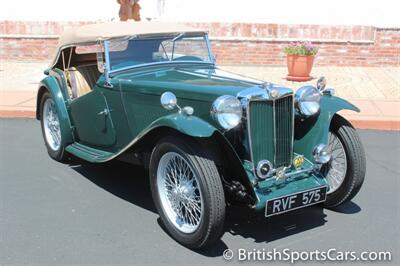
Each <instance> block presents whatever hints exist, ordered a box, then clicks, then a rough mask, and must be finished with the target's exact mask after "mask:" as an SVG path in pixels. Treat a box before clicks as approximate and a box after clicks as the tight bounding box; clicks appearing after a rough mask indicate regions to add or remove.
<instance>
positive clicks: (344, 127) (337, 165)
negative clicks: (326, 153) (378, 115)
mask: <svg viewBox="0 0 400 266" xmlns="http://www.w3.org/2000/svg"><path fill="white" fill-rule="evenodd" d="M329 149H330V150H331V152H332V159H331V161H330V162H329V163H328V164H326V165H324V166H323V167H322V169H321V170H322V173H323V174H324V176H325V177H326V179H327V181H328V185H329V191H328V193H327V200H326V202H325V207H328V208H333V207H336V206H338V205H341V204H343V203H346V202H348V201H350V200H351V199H352V198H353V197H354V196H355V195H356V194H357V193H358V191H359V190H360V188H361V186H362V184H363V182H364V177H365V169H366V163H365V153H364V148H363V146H362V143H361V140H360V137H359V136H358V134H357V132H356V130H355V129H354V128H353V126H352V125H351V124H350V123H349V122H348V121H347V120H346V119H344V118H343V117H341V116H339V115H335V117H334V118H333V120H332V124H331V127H330V131H329Z"/></svg>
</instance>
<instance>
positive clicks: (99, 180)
mask: <svg viewBox="0 0 400 266" xmlns="http://www.w3.org/2000/svg"><path fill="white" fill-rule="evenodd" d="M360 134H361V138H362V140H363V142H364V145H365V147H366V153H367V163H368V169H367V177H366V182H365V184H364V186H363V189H362V190H361V192H360V194H359V195H358V196H357V197H356V198H355V199H354V201H352V202H350V203H348V204H347V205H345V206H343V207H342V208H340V209H338V210H336V211H331V210H323V209H321V208H319V207H310V208H307V209H303V210H299V211H294V212H291V213H288V214H285V215H282V216H277V217H273V218H270V219H264V218H263V217H262V214H257V213H253V212H251V211H248V210H246V209H244V208H229V209H228V215H227V221H226V233H225V234H224V236H223V238H222V240H221V241H220V242H218V243H217V244H216V245H215V246H214V247H213V248H210V249H208V250H204V251H201V252H195V251H191V250H189V249H186V248H184V247H182V246H180V245H179V244H177V243H176V242H174V241H173V240H172V239H171V238H170V237H169V236H168V235H167V234H166V233H165V231H164V230H163V229H162V226H161V225H160V221H159V218H158V215H157V213H156V212H155V208H154V206H153V203H152V199H151V196H150V191H149V186H148V181H147V173H145V172H144V170H143V169H142V168H140V167H134V166H130V165H126V164H123V163H110V164H106V165H92V164H82V163H81V162H80V161H77V160H74V161H71V163H70V164H60V163H57V162H55V161H53V160H51V159H50V158H49V157H48V156H47V154H46V151H45V147H44V145H43V141H42V137H41V132H40V127H39V123H38V122H36V121H35V120H23V119H20V120H15V119H14V120H13V119H3V120H0V265H7V264H25V263H29V264H45V265H58V264H64V265H65V264H80V265H82V264H103V265H105V264H130V265H131V264H139V265H153V264H157V265H160V264H161V265H167V264H171V265H205V264H209V265H222V264H225V265H234V264H238V260H237V257H236V256H237V250H238V249H239V248H244V249H246V250H247V251H252V250H253V249H257V250H262V249H265V250H272V249H273V248H276V249H278V250H283V249H285V248H289V249H291V250H292V251H308V250H315V249H318V250H320V251H327V250H329V249H330V248H336V249H337V250H340V251H356V252H361V251H391V252H392V262H391V263H393V264H395V263H396V264H397V265H398V263H399V261H400V258H399V255H400V254H399V250H400V244H399V239H400V233H399V232H400V223H399V222H400V212H399V206H400V196H399V189H400V183H399V182H400V181H399V178H400V172H399V168H400V165H399V154H400V135H399V133H398V132H379V131H361V132H360ZM226 248H230V249H232V250H233V252H234V253H235V257H234V258H233V259H232V261H229V262H227V261H225V260H224V259H223V256H222V253H223V251H224V250H225V249H226ZM266 263H268V262H263V264H266ZM240 264H241V265H243V264H245V265H246V264H250V263H240ZM388 264H390V263H385V265H388ZM308 265H309V264H308ZM343 265H347V263H343ZM352 265H356V264H352Z"/></svg>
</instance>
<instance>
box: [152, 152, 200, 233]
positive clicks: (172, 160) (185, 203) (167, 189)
mask: <svg viewBox="0 0 400 266" xmlns="http://www.w3.org/2000/svg"><path fill="white" fill-rule="evenodd" d="M157 187H158V194H159V197H160V200H161V204H162V208H163V209H164V211H165V213H166V215H167V217H168V219H169V220H170V222H171V223H172V224H173V225H174V226H175V227H176V228H177V229H178V230H179V231H181V232H182V233H186V234H190V233H193V232H194V231H196V229H197V228H198V226H199V224H200V221H201V218H202V215H203V212H204V203H203V198H202V195H201V191H200V186H199V182H198V177H197V176H196V174H195V172H194V171H193V169H192V167H191V165H190V164H189V163H188V161H187V160H186V159H185V158H183V157H182V156H181V155H180V154H178V153H176V152H167V153H165V154H164V155H163V156H162V157H161V159H160V162H159V164H158V169H157Z"/></svg>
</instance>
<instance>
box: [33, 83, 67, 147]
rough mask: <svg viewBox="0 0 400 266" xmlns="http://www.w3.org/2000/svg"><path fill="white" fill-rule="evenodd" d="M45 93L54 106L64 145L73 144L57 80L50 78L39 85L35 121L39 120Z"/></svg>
mask: <svg viewBox="0 0 400 266" xmlns="http://www.w3.org/2000/svg"><path fill="white" fill-rule="evenodd" d="M46 92H48V93H50V95H51V96H52V98H53V100H54V102H55V104H56V108H57V113H58V116H59V121H60V127H61V137H62V139H63V141H64V142H65V144H70V143H72V142H74V137H73V127H72V124H71V120H70V118H69V113H68V110H67V105H66V101H65V99H64V95H63V93H62V91H61V88H60V86H59V85H58V82H57V80H56V79H55V78H54V77H52V76H48V77H46V78H44V79H43V80H42V81H41V82H40V84H39V89H38V92H37V98H36V119H38V120H41V113H40V112H41V102H42V98H43V95H44V94H45V93H46Z"/></svg>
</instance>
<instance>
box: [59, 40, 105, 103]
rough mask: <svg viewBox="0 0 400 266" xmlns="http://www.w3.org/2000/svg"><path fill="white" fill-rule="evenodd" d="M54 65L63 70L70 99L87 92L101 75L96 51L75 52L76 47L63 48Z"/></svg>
mask: <svg viewBox="0 0 400 266" xmlns="http://www.w3.org/2000/svg"><path fill="white" fill-rule="evenodd" d="M55 67H56V68H59V69H61V70H62V71H63V72H64V75H65V77H66V79H67V85H68V94H69V96H70V97H71V99H75V98H78V97H81V96H83V95H85V94H87V93H89V92H90V91H91V90H92V89H93V87H94V86H95V84H96V82H97V80H98V79H99V78H100V76H101V73H100V71H99V69H98V65H97V57H96V53H93V52H92V53H77V52H76V47H71V48H66V49H64V50H63V51H62V52H61V56H60V58H59V60H58V62H57V64H56V65H55Z"/></svg>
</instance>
